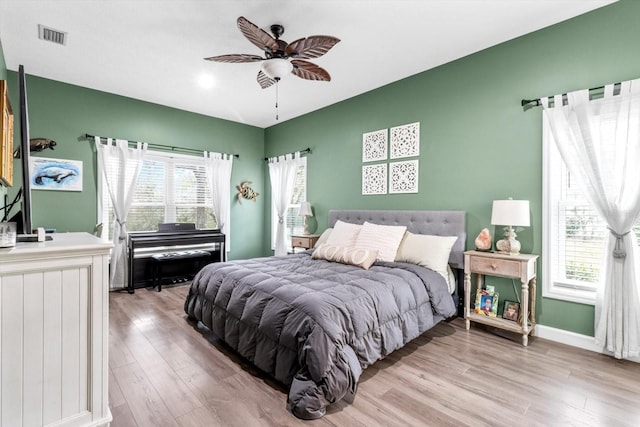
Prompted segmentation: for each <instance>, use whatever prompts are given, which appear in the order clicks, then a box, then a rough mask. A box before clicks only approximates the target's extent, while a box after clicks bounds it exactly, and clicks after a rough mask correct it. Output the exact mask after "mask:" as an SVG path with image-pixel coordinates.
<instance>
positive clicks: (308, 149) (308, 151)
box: [264, 148, 311, 162]
mask: <svg viewBox="0 0 640 427" xmlns="http://www.w3.org/2000/svg"><path fill="white" fill-rule="evenodd" d="M305 153H308V154H311V148H305V149H304V150H300V154H305ZM289 154H295V153H289ZM284 155H285V156H286V154H284ZM274 157H279V156H274ZM267 160H269V157H265V158H264V161H265V162H266V161H267Z"/></svg>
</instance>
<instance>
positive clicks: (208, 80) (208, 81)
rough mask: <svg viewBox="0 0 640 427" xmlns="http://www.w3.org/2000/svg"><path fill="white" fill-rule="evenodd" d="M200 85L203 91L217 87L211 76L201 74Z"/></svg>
mask: <svg viewBox="0 0 640 427" xmlns="http://www.w3.org/2000/svg"><path fill="white" fill-rule="evenodd" d="M198 84H199V85H200V87H201V88H203V89H213V87H214V86H215V85H216V81H215V79H214V78H213V76H212V75H211V74H205V73H203V74H200V77H198Z"/></svg>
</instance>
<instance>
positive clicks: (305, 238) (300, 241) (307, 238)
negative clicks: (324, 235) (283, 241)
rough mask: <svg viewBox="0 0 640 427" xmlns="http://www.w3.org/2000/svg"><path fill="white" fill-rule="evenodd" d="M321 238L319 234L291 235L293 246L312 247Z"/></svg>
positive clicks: (293, 247)
mask: <svg viewBox="0 0 640 427" xmlns="http://www.w3.org/2000/svg"><path fill="white" fill-rule="evenodd" d="M319 238H320V235H319V234H304V235H296V236H291V248H292V249H295V248H304V249H311V248H313V246H314V245H315V244H316V242H317V241H318V239H319Z"/></svg>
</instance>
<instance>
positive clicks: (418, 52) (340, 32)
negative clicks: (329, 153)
mask: <svg viewBox="0 0 640 427" xmlns="http://www.w3.org/2000/svg"><path fill="white" fill-rule="evenodd" d="M614 1H615V0H553V1H552V0H413V1H409V0H367V1H365V0H349V1H345V0H341V1H327V0H324V1H321V0H289V1H286V0H281V1H265V0H215V1H212V0H209V1H207V0H75V1H73V0H55V1H54V0H48V1H45V0H0V40H1V41H2V47H3V50H4V56H5V61H6V64H7V68H8V69H10V70H14V71H15V70H17V69H18V65H19V64H22V65H24V68H25V72H26V73H27V74H31V75H36V76H40V77H45V78H48V79H52V80H57V81H61V82H66V83H71V84H74V85H79V86H84V87H87V88H92V89H97V90H100V91H104V92H110V93H115V94H119V95H124V96H127V97H131V98H136V99H140V100H144V101H148V102H153V103H157V104H162V105H167V106H171V107H175V108H179V109H183V110H187V111H192V112H196V113H201V114H205V115H208V116H213V117H219V118H223V119H228V120H232V121H236V122H240V123H246V124H250V125H255V126H258V127H268V126H271V125H273V124H275V123H278V122H277V121H276V120H275V108H274V106H275V86H272V87H270V88H268V89H261V88H260V86H259V85H258V83H257V82H256V75H257V73H258V70H259V67H260V64H259V63H245V64H225V63H216V62H210V61H204V60H203V58H204V57H209V56H215V55H222V54H228V53H248V54H256V55H261V54H262V53H261V52H260V50H259V49H258V48H257V47H255V46H254V45H253V44H251V43H250V42H249V41H248V40H247V39H246V38H245V37H244V36H243V35H242V34H241V33H240V30H238V28H237V27H236V19H237V18H238V16H244V17H246V18H247V19H248V20H250V21H251V22H253V23H255V24H256V25H258V26H259V27H261V28H263V29H265V30H266V31H269V26H270V25H271V24H281V25H283V26H284V27H285V33H284V35H283V36H282V39H283V40H286V41H288V42H292V41H293V40H295V39H298V38H301V37H306V36H309V35H315V34H318V35H332V36H335V37H338V38H339V39H341V42H340V43H338V44H337V45H336V46H335V47H334V48H333V49H331V50H330V51H329V52H328V53H327V54H326V55H324V56H323V57H321V58H318V59H315V60H312V62H315V63H316V64H318V65H320V66H321V67H323V68H325V69H326V70H327V71H329V73H330V74H331V76H332V81H331V82H317V81H308V80H302V79H299V78H298V77H295V76H293V75H291V76H288V77H287V78H284V79H283V80H282V81H281V82H280V84H279V100H280V102H279V105H280V120H279V121H280V122H282V121H285V120H288V119H291V118H293V117H296V116H300V115H302V114H305V113H308V112H311V111H314V110H317V109H319V108H322V107H325V106H327V105H330V104H333V103H336V102H339V101H341V100H344V99H347V98H350V97H353V96H355V95H358V94H360V93H363V92H367V91H370V90H372V89H375V88H377V87H380V86H383V85H386V84H388V83H391V82H393V81H396V80H400V79H402V78H404V77H407V76H410V75H413V74H417V73H419V72H421V71H425V70H428V69H430V68H433V67H436V66H438V65H441V64H444V63H447V62H449V61H452V60H455V59H457V58H460V57H463V56H465V55H468V54H470V53H473V52H477V51H479V50H482V49H484V48H487V47H489V46H493V45H496V44H498V43H501V42H503V41H506V40H509V39H513V38H515V37H518V36H520V35H523V34H526V33H529V32H531V31H535V30H538V29H540V28H543V27H546V26H549V25H552V24H555V23H557V22H560V21H563V20H566V19H569V18H571V17H573V16H576V15H580V14H582V13H585V12H588V11H590V10H593V9H596V8H599V7H601V6H604V5H606V4H609V3H613V2H614ZM38 24H43V25H45V26H48V27H51V28H54V29H57V30H61V31H65V32H67V33H68V39H67V44H66V46H60V45H56V44H53V43H51V42H46V41H42V40H39V39H38ZM203 75H206V76H209V78H212V79H213V81H214V86H213V87H212V88H210V89H205V88H203V87H201V86H200V85H199V83H198V80H199V79H200V78H201V76H203Z"/></svg>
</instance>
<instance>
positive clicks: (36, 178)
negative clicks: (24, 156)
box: [29, 156, 82, 191]
mask: <svg viewBox="0 0 640 427" xmlns="http://www.w3.org/2000/svg"><path fill="white" fill-rule="evenodd" d="M29 176H30V178H31V189H32V190H59V191H82V161H80V160H65V159H52V158H49V157H34V156H32V157H31V158H30V159H29Z"/></svg>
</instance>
